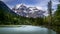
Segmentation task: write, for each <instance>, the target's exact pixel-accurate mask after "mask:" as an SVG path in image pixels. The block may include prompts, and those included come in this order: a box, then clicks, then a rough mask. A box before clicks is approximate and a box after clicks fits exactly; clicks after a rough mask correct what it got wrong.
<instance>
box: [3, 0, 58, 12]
mask: <svg viewBox="0 0 60 34" xmlns="http://www.w3.org/2000/svg"><path fill="white" fill-rule="evenodd" d="M2 1H4V2H5V3H6V4H7V5H8V6H9V7H10V8H12V7H14V6H15V5H17V4H21V3H23V4H26V5H28V6H34V7H38V8H40V9H42V10H45V11H47V3H48V2H49V0H2ZM52 2H53V3H52V6H53V7H52V8H53V9H54V10H56V8H57V4H58V0H52Z"/></svg>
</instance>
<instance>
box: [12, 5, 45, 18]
mask: <svg viewBox="0 0 60 34" xmlns="http://www.w3.org/2000/svg"><path fill="white" fill-rule="evenodd" d="M12 10H13V11H14V12H15V13H17V14H18V15H20V16H24V17H33V18H36V17H43V16H44V13H45V11H43V10H40V9H38V8H37V7H28V6H26V5H24V4H19V5H16V6H14V8H12Z"/></svg>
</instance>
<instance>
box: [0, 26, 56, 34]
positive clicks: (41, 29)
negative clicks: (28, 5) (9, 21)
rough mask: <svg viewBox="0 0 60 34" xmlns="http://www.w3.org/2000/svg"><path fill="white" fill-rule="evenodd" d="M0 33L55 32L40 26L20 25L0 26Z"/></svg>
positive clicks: (28, 33)
mask: <svg viewBox="0 0 60 34" xmlns="http://www.w3.org/2000/svg"><path fill="white" fill-rule="evenodd" d="M0 34H56V32H55V31H53V30H51V29H48V28H45V27H42V26H31V25H25V26H23V25H22V26H20V27H0Z"/></svg>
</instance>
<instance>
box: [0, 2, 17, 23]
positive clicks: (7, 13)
mask: <svg viewBox="0 0 60 34" xmlns="http://www.w3.org/2000/svg"><path fill="white" fill-rule="evenodd" d="M15 17H17V14H16V13H15V12H14V11H12V10H11V9H10V8H9V7H8V6H7V5H6V4H5V3H4V2H3V1H0V24H9V23H12V22H13V20H14V18H15Z"/></svg>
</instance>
